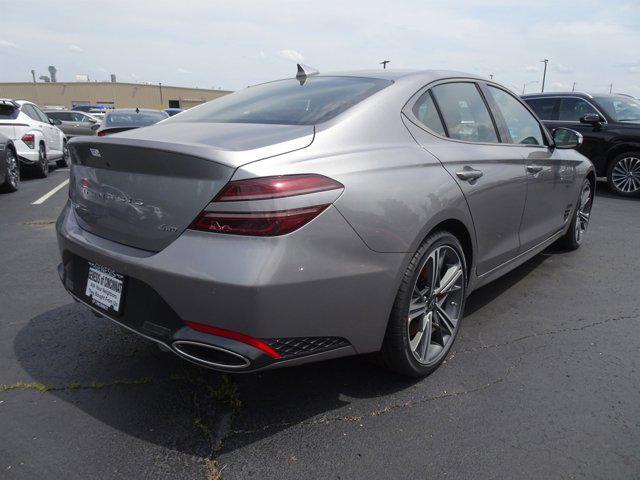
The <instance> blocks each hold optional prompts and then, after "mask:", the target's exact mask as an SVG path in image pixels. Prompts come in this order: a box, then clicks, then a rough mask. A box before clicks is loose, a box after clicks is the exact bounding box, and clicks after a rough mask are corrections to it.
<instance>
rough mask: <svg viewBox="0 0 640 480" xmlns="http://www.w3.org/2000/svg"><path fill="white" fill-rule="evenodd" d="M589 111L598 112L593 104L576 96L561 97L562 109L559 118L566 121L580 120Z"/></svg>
mask: <svg viewBox="0 0 640 480" xmlns="http://www.w3.org/2000/svg"><path fill="white" fill-rule="evenodd" d="M587 113H598V112H597V111H596V110H595V109H594V108H593V107H592V106H591V105H589V104H588V103H587V102H585V101H584V100H582V99H581V98H576V97H563V98H561V99H560V111H559V116H558V120H562V121H566V122H579V121H580V119H581V118H582V117H584V116H585V115H586V114H587Z"/></svg>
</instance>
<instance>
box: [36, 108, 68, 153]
mask: <svg viewBox="0 0 640 480" xmlns="http://www.w3.org/2000/svg"><path fill="white" fill-rule="evenodd" d="M31 107H32V108H33V109H34V110H35V112H36V114H37V116H38V117H39V118H40V122H41V124H42V130H43V131H44V132H45V142H46V145H47V152H48V153H47V155H48V156H49V157H50V158H51V157H57V156H61V155H62V135H61V134H60V133H61V132H60V130H59V129H58V127H56V126H55V125H52V124H51V121H50V120H49V117H47V114H46V113H44V112H43V111H42V110H40V109H39V108H38V107H36V106H35V105H31Z"/></svg>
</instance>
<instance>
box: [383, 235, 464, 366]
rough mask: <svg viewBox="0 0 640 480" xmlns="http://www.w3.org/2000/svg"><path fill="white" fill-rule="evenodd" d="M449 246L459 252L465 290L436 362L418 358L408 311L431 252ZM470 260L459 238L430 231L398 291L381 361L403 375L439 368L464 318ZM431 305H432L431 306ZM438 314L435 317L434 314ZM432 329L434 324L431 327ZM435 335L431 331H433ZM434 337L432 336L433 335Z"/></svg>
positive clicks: (462, 292)
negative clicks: (453, 324) (450, 331)
mask: <svg viewBox="0 0 640 480" xmlns="http://www.w3.org/2000/svg"><path fill="white" fill-rule="evenodd" d="M442 246H446V247H450V248H451V249H453V250H455V252H456V253H457V255H458V256H459V260H460V263H461V267H462V279H461V284H462V291H461V292H460V294H459V295H460V298H461V299H460V300H459V302H460V305H459V308H460V314H459V319H458V320H457V323H456V328H455V331H454V333H453V334H452V335H451V336H450V337H449V338H450V340H449V343H448V345H447V346H446V347H444V348H443V349H442V351H441V354H439V357H438V358H436V359H434V361H433V362H431V363H428V364H424V363H421V362H420V361H418V360H417V359H416V357H415V356H414V352H413V351H412V349H411V346H410V343H409V342H410V332H409V328H410V326H409V323H410V321H409V320H408V318H409V317H408V315H409V308H410V302H411V300H412V295H414V293H415V292H414V287H415V286H416V285H417V283H416V282H417V281H418V276H419V275H420V273H421V270H422V268H423V266H424V265H426V263H425V262H427V259H428V258H429V256H430V255H431V254H432V253H433V252H434V251H435V250H436V249H438V248H439V247H442ZM467 275H468V273H467V264H466V259H465V257H464V251H463V249H462V245H460V242H459V241H458V239H457V238H456V237H455V236H454V235H452V234H451V233H449V232H447V231H437V232H435V233H432V234H431V235H429V237H427V238H426V240H424V242H422V244H421V245H420V248H419V249H418V251H417V252H416V253H415V254H414V256H413V258H412V259H411V262H410V263H409V266H408V267H407V270H406V272H405V274H404V276H403V278H402V283H401V284H400V288H399V290H398V293H397V295H396V299H395V302H394V305H393V309H392V311H391V315H390V317H389V323H388V325H387V331H386V333H385V337H384V341H383V345H382V350H381V352H380V353H379V355H378V358H379V361H380V363H382V365H384V366H385V367H386V368H388V369H390V370H393V371H395V372H397V373H400V374H402V375H406V376H410V377H425V376H427V375H429V374H430V373H432V372H433V371H434V370H436V369H437V368H438V367H439V366H440V364H441V363H442V362H443V361H444V360H445V359H446V357H447V355H448V353H449V351H450V349H451V346H452V345H453V343H454V341H455V338H456V337H457V335H458V332H459V331H460V321H461V320H462V315H463V313H464V303H465V296H466V285H467V278H468V276H467ZM427 308H428V307H427ZM434 318H435V317H434ZM429 329H430V330H431V327H429ZM430 336H431V334H430ZM429 338H430V337H429ZM427 348H428V346H427Z"/></svg>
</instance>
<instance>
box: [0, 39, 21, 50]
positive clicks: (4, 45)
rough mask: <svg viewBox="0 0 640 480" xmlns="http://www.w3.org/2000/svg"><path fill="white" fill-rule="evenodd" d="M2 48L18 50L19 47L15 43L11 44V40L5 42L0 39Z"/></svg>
mask: <svg viewBox="0 0 640 480" xmlns="http://www.w3.org/2000/svg"><path fill="white" fill-rule="evenodd" d="M0 47H7V48H18V45H16V44H15V43H13V42H10V41H9V40H4V39H3V38H0Z"/></svg>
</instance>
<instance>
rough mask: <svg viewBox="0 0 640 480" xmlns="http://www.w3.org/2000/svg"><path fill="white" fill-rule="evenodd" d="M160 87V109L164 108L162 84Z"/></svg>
mask: <svg viewBox="0 0 640 480" xmlns="http://www.w3.org/2000/svg"><path fill="white" fill-rule="evenodd" d="M158 86H159V87H160V108H164V105H163V103H162V82H160V83H158Z"/></svg>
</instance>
